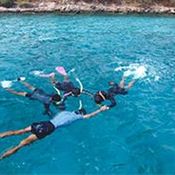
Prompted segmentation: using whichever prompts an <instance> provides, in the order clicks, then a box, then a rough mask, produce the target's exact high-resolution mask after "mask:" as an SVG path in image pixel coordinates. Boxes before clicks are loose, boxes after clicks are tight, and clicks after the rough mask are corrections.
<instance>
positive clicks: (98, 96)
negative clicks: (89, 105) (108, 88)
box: [94, 91, 116, 108]
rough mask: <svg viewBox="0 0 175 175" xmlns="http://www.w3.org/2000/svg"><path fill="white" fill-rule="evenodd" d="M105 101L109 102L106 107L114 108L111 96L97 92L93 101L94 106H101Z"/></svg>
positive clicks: (103, 92)
mask: <svg viewBox="0 0 175 175" xmlns="http://www.w3.org/2000/svg"><path fill="white" fill-rule="evenodd" d="M105 100H109V101H110V103H111V104H110V105H107V106H108V107H109V108H112V107H114V106H116V101H115V98H114V96H113V95H111V94H108V92H105V91H98V92H96V93H95V95H94V101H95V103H96V104H98V105H102V102H104V101H105Z"/></svg>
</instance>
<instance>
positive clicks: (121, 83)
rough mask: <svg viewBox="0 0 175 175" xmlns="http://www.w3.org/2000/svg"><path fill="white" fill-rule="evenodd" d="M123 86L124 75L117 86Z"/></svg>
mask: <svg viewBox="0 0 175 175" xmlns="http://www.w3.org/2000/svg"><path fill="white" fill-rule="evenodd" d="M124 86H125V77H124V76H123V77H122V79H121V81H120V83H119V87H121V88H124Z"/></svg>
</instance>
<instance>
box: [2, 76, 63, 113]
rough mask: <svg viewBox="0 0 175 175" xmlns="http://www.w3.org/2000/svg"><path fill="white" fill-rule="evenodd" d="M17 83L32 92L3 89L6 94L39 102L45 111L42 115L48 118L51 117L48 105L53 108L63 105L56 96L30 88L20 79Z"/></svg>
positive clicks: (58, 96) (59, 97)
mask: <svg viewBox="0 0 175 175" xmlns="http://www.w3.org/2000/svg"><path fill="white" fill-rule="evenodd" d="M18 81H19V82H20V83H21V84H23V85H24V86H25V87H27V88H28V89H29V90H31V91H32V92H24V91H23V92H19V91H16V90H14V89H12V88H5V89H6V90H7V91H8V92H10V93H12V94H15V95H19V96H23V97H27V98H29V99H30V100H37V101H40V102H41V103H43V105H44V108H45V111H44V114H47V115H49V116H51V115H52V112H51V110H50V105H51V104H54V105H55V106H58V108H59V105H63V103H61V96H60V95H58V94H47V93H46V92H45V91H44V90H42V89H40V88H36V87H34V86H32V85H31V84H29V83H27V82H25V81H22V79H21V78H18Z"/></svg>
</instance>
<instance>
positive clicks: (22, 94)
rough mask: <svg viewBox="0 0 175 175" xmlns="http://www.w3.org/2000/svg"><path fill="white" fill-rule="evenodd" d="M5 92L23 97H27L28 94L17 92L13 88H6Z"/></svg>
mask: <svg viewBox="0 0 175 175" xmlns="http://www.w3.org/2000/svg"><path fill="white" fill-rule="evenodd" d="M5 90H6V91H8V92H10V93H11V94H15V95H19V96H23V97H25V96H26V95H27V92H19V91H15V90H14V89H12V88H5Z"/></svg>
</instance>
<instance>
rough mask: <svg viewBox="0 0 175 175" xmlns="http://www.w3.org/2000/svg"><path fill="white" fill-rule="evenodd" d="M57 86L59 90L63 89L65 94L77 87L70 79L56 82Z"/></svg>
mask: <svg viewBox="0 0 175 175" xmlns="http://www.w3.org/2000/svg"><path fill="white" fill-rule="evenodd" d="M55 87H56V88H57V89H58V90H60V91H63V92H64V94H67V93H69V92H72V89H74V88H75V86H74V84H73V83H72V82H71V81H69V80H66V81H63V82H62V83H60V82H56V84H55Z"/></svg>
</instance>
